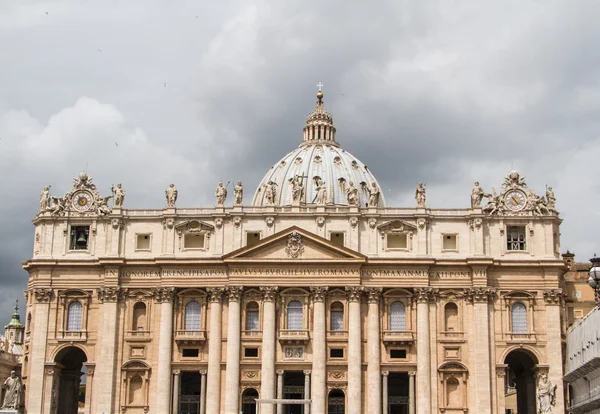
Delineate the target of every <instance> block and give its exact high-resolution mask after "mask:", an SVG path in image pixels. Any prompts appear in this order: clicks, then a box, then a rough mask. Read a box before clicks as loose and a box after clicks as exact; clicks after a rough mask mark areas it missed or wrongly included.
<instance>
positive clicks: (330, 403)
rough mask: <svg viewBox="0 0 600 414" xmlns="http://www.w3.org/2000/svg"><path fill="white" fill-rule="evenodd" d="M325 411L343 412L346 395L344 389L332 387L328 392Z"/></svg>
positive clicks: (339, 413) (341, 413) (331, 412)
mask: <svg viewBox="0 0 600 414" xmlns="http://www.w3.org/2000/svg"><path fill="white" fill-rule="evenodd" d="M327 412H328V413H329V414H345V412H346V396H345V395H344V391H342V390H338V389H334V390H331V391H330V392H329V395H328V397H327Z"/></svg>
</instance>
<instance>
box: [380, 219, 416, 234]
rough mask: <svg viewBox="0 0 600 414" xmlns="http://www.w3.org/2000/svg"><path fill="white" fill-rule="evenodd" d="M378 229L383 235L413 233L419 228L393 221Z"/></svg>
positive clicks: (407, 223) (381, 225)
mask: <svg viewBox="0 0 600 414" xmlns="http://www.w3.org/2000/svg"><path fill="white" fill-rule="evenodd" d="M377 229H378V230H379V231H380V232H382V233H411V232H414V231H417V226H416V225H415V224H412V223H409V222H406V221H402V220H391V221H386V222H385V223H381V224H380V225H378V226H377Z"/></svg>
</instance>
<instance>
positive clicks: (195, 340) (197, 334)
mask: <svg viewBox="0 0 600 414" xmlns="http://www.w3.org/2000/svg"><path fill="white" fill-rule="evenodd" d="M175 342H177V343H180V344H186V345H190V344H203V343H204V342H206V331H190V330H178V331H175Z"/></svg>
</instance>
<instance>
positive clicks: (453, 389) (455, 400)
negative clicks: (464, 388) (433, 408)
mask: <svg viewBox="0 0 600 414" xmlns="http://www.w3.org/2000/svg"><path fill="white" fill-rule="evenodd" d="M462 406H463V401H462V395H461V390H460V383H459V382H458V380H457V379H456V378H449V379H448V381H446V407H448V408H462Z"/></svg>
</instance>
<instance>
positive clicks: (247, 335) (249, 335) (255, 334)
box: [242, 329, 262, 339]
mask: <svg viewBox="0 0 600 414" xmlns="http://www.w3.org/2000/svg"><path fill="white" fill-rule="evenodd" d="M242 338H244V339H260V338H262V331H259V330H257V329H254V330H245V331H242Z"/></svg>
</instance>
